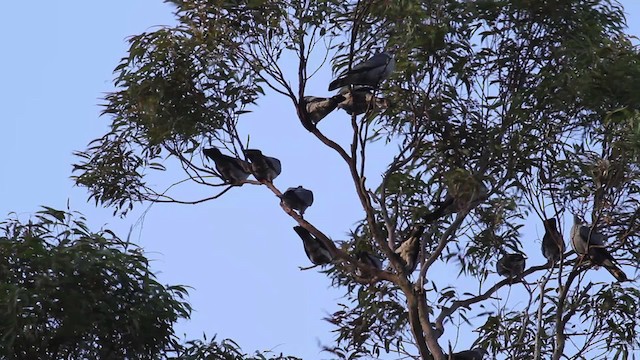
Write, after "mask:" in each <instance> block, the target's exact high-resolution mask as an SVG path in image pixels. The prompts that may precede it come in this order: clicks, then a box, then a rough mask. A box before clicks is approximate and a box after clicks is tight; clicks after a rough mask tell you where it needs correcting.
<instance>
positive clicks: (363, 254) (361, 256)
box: [356, 250, 382, 270]
mask: <svg viewBox="0 0 640 360" xmlns="http://www.w3.org/2000/svg"><path fill="white" fill-rule="evenodd" d="M356 258H357V259H358V261H360V262H362V263H364V264H367V265H369V266H371V267H374V268H376V269H378V270H380V269H382V262H381V261H380V259H378V258H377V257H375V256H373V255H371V253H369V252H368V251H364V250H361V251H358V252H357V253H356Z"/></svg>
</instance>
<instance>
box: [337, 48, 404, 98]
mask: <svg viewBox="0 0 640 360" xmlns="http://www.w3.org/2000/svg"><path fill="white" fill-rule="evenodd" d="M395 67H396V62H395V60H394V58H393V55H392V54H391V53H390V52H382V53H377V54H375V55H373V56H372V57H370V58H369V59H368V60H367V61H365V62H363V63H360V64H358V65H356V66H354V67H353V68H352V69H351V70H348V71H345V72H344V73H342V74H341V75H340V76H338V78H337V79H335V80H333V81H332V82H331V84H329V91H331V90H335V89H337V88H341V87H343V86H347V85H368V86H372V87H378V85H379V84H380V82H381V81H382V80H384V79H386V78H388V77H389V75H391V73H392V72H393V70H394V69H395Z"/></svg>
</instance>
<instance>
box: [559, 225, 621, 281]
mask: <svg viewBox="0 0 640 360" xmlns="http://www.w3.org/2000/svg"><path fill="white" fill-rule="evenodd" d="M606 241H607V237H606V236H604V235H603V234H601V233H599V232H597V231H596V229H595V227H593V226H588V225H586V224H583V223H582V221H581V220H580V217H578V215H575V214H574V215H573V226H572V227H571V246H572V247H573V250H574V251H575V252H576V254H578V255H580V256H582V257H587V258H588V259H589V260H590V261H591V263H592V264H593V265H596V266H604V268H605V269H607V270H608V271H609V272H610V273H611V275H613V276H614V277H615V278H616V280H618V281H627V280H628V278H627V275H626V274H625V273H624V272H623V271H622V270H621V269H620V268H619V267H618V265H616V264H615V260H614V258H613V256H611V254H610V253H609V251H608V250H607V249H606V248H605V242H606Z"/></svg>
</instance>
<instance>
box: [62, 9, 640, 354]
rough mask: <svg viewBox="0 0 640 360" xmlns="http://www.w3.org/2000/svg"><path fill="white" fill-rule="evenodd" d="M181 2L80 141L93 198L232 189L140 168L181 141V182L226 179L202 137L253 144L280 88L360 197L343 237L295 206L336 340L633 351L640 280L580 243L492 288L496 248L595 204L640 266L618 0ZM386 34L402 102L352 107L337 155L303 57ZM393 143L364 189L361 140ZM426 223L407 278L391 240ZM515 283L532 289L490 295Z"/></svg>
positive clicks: (639, 98)
mask: <svg viewBox="0 0 640 360" xmlns="http://www.w3.org/2000/svg"><path fill="white" fill-rule="evenodd" d="M171 2H172V3H173V4H175V6H176V9H177V10H176V15H177V16H178V18H179V20H180V24H179V25H178V26H177V27H175V28H164V29H161V30H158V31H155V32H152V33H145V34H142V35H138V36H134V37H133V38H132V39H131V40H130V43H131V48H130V50H129V54H128V56H127V57H125V58H124V59H123V60H122V62H121V64H120V65H119V66H118V67H117V68H116V73H117V77H116V85H117V86H118V89H117V90H116V91H115V92H114V93H112V94H110V95H108V96H107V99H106V100H107V104H106V107H105V114H108V115H111V118H112V128H111V131H110V132H109V133H108V134H106V135H105V136H103V137H102V138H100V139H97V140H94V142H92V143H91V144H90V146H89V148H88V149H87V150H85V151H82V152H78V153H77V154H78V156H79V157H80V160H79V163H78V164H76V165H75V171H76V172H77V175H76V177H75V179H76V181H77V183H78V184H80V185H83V186H86V187H87V188H88V189H89V193H90V197H92V198H93V199H95V201H96V202H97V203H100V204H104V205H107V206H113V207H114V209H115V211H116V212H120V213H126V211H127V210H128V209H130V208H131V207H132V206H133V205H134V204H135V203H136V202H140V201H155V202H176V203H196V202H201V201H207V200H211V199H213V198H216V197H218V196H220V195H222V194H223V193H224V192H225V191H226V190H222V191H221V192H220V193H219V194H218V195H215V196H212V197H209V198H205V199H199V200H181V199H176V198H173V197H171V196H170V195H169V194H168V193H167V192H166V191H165V190H164V189H153V188H151V187H149V186H147V184H146V183H145V181H144V176H145V175H146V171H147V170H148V169H161V170H162V169H164V168H163V167H162V166H160V165H158V164H156V163H155V161H156V160H157V159H159V158H160V157H162V156H167V157H169V158H172V159H175V160H176V163H179V164H180V166H181V168H182V169H183V170H184V173H185V176H186V179H179V180H176V182H175V183H176V184H182V183H183V182H186V181H190V182H193V183H196V184H203V185H209V186H223V187H225V189H228V188H229V187H228V185H227V184H224V182H221V181H220V177H219V174H217V172H216V171H215V170H214V169H213V168H211V167H209V166H207V165H204V162H203V161H202V160H203V159H202V157H201V155H200V154H201V150H202V148H203V147H204V146H209V145H211V144H214V145H215V146H219V147H226V148H227V149H228V150H229V151H230V152H231V153H232V154H234V155H236V156H240V155H241V154H242V150H243V149H244V148H245V147H246V145H247V144H246V142H245V141H244V140H243V139H244V136H245V135H244V134H240V133H239V132H238V130H237V129H238V124H239V122H240V121H242V119H243V116H242V115H243V114H244V113H246V112H247V111H248V110H247V109H249V107H250V105H251V104H254V103H255V102H256V100H257V99H258V98H260V97H261V96H263V95H265V94H268V95H269V96H284V97H286V98H287V99H289V100H290V101H291V104H292V107H291V112H292V114H293V113H295V114H297V115H298V119H299V120H300V123H301V125H302V126H304V127H305V128H306V129H307V130H309V132H310V133H311V134H312V135H313V136H314V137H315V138H316V139H317V140H318V141H320V142H321V143H323V144H324V145H326V146H327V148H328V150H329V151H335V152H336V153H337V154H338V155H339V156H340V157H341V158H342V159H343V160H344V163H345V168H344V171H346V172H348V173H349V174H350V175H351V177H352V179H353V184H354V191H355V192H356V193H357V195H358V198H359V199H360V201H361V203H362V208H363V216H362V219H363V220H362V222H361V223H359V224H357V226H356V228H355V229H353V230H352V232H351V233H352V237H351V239H350V240H349V241H347V242H345V243H342V244H335V243H334V242H332V241H331V240H330V239H329V237H327V236H326V235H325V234H324V233H323V232H322V231H321V230H320V229H317V228H315V227H314V226H313V224H311V223H310V222H308V221H307V220H305V219H302V217H301V216H299V215H298V214H297V213H295V212H293V211H287V213H288V214H289V215H291V217H292V218H293V219H294V220H295V221H296V222H297V223H298V224H299V225H300V226H303V227H305V228H306V229H307V230H309V231H310V232H311V233H312V234H314V235H315V236H317V237H318V238H319V239H320V241H322V242H323V243H324V244H325V245H326V246H327V247H328V248H329V249H330V250H331V252H332V254H333V255H334V258H335V261H334V265H333V266H332V267H331V268H329V269H327V270H326V273H327V276H329V277H330V278H331V279H332V280H333V283H334V285H335V286H340V287H344V288H345V290H346V292H347V300H348V301H347V302H345V303H344V304H340V305H341V310H340V311H338V312H336V313H335V314H333V316H331V317H330V318H329V319H328V320H329V321H330V322H331V323H333V324H335V326H336V334H337V335H336V344H335V346H330V347H327V350H329V351H331V352H332V353H334V354H336V355H337V356H339V357H341V358H357V357H363V356H372V355H375V356H378V355H379V354H380V351H381V350H384V351H386V352H397V353H400V354H408V355H410V356H420V357H421V358H423V359H427V358H435V359H439V360H440V359H444V358H445V357H446V356H445V353H447V352H449V351H451V350H452V349H450V348H448V347H447V346H446V345H445V343H446V342H447V341H451V340H452V339H454V338H455V336H456V335H457V333H459V332H463V333H469V334H470V333H471V331H472V330H477V331H478V338H477V340H476V342H475V344H476V345H479V346H482V347H485V348H487V349H488V350H489V351H490V353H492V354H494V355H496V356H499V357H500V356H501V357H508V358H514V357H525V358H534V359H542V358H552V359H554V360H557V359H560V358H561V357H566V358H570V359H579V358H584V357H587V358H592V359H598V358H607V359H610V358H614V359H617V358H627V357H628V356H629V354H630V353H631V352H632V351H633V350H634V349H637V348H638V346H639V341H638V339H639V337H638V331H640V325H639V324H638V323H637V321H635V320H633V319H637V318H638V314H640V313H639V311H638V308H637V305H636V304H637V301H638V292H637V289H635V288H633V287H632V286H629V285H628V284H610V283H601V282H595V281H592V280H591V278H590V277H589V274H591V273H590V272H587V271H585V269H586V267H585V266H584V263H583V259H581V258H578V257H576V256H575V254H574V253H573V252H572V251H567V252H566V253H565V254H564V256H563V259H562V262H561V263H559V264H539V265H534V266H531V267H529V268H528V269H527V270H526V271H525V273H524V274H523V276H524V280H525V281H526V282H527V284H526V286H520V285H519V284H517V282H518V281H516V283H513V281H512V280H507V279H505V280H502V281H498V282H496V283H495V284H493V283H489V281H490V278H489V276H490V274H491V273H492V270H491V269H492V268H493V265H494V264H495V262H496V261H497V259H498V258H499V257H500V256H501V255H503V254H505V253H511V252H521V251H523V249H524V246H523V242H524V241H523V240H522V235H523V234H522V228H523V226H524V224H525V222H526V221H529V222H530V223H532V222H534V221H535V222H536V224H537V226H538V228H541V222H540V220H543V219H547V218H552V217H555V218H557V219H558V220H559V221H558V222H559V223H560V224H562V223H563V219H564V218H565V216H568V215H570V213H576V214H579V215H590V218H591V220H592V222H593V223H594V224H595V225H596V226H597V227H598V230H599V231H601V232H603V233H604V234H606V235H607V236H608V237H609V238H610V239H612V242H611V243H610V244H608V248H609V249H610V251H611V252H612V254H613V256H614V257H615V258H616V259H617V261H618V262H619V263H620V264H622V265H624V266H625V270H627V271H630V270H631V269H632V268H637V267H638V259H640V254H639V252H638V249H639V248H640V246H639V245H640V238H639V234H640V232H639V231H640V228H639V226H640V225H639V222H638V210H637V209H638V205H639V200H640V168H639V167H638V154H639V151H640V91H639V90H640V89H639V87H640V85H639V84H640V83H639V82H638V81H637V79H638V77H639V76H640V52H639V51H638V49H637V48H636V47H634V46H633V45H632V44H631V41H630V39H629V37H628V36H627V35H626V34H625V33H624V25H625V19H624V15H623V11H622V8H621V7H620V5H619V4H618V3H617V2H616V1H614V0H561V1H548V0H539V1H532V0H514V1H489V0H475V1H458V0H430V1H385V0H362V1H356V2H338V1H329V0H325V1H320V0H318V1H305V2H301V1H287V0H245V1H240V2H233V3H230V2H227V1H222V0H206V1H205V0H194V1H171ZM265 29H266V30H265ZM382 48H387V49H389V48H397V51H396V55H395V57H396V63H397V69H396V71H395V72H394V74H393V75H392V77H391V79H389V81H387V82H385V83H384V84H382V86H381V89H379V92H380V93H381V95H382V96H384V97H385V98H387V99H388V100H390V102H391V103H392V104H393V106H391V107H390V108H389V109H387V110H386V111H385V112H383V113H376V112H374V111H370V112H368V113H366V114H364V115H363V116H360V117H358V116H355V115H354V116H352V117H351V118H350V122H346V123H347V125H346V126H349V125H350V127H351V130H352V132H353V137H352V139H353V141H352V143H351V144H350V146H349V147H346V148H344V147H342V146H340V145H339V144H337V143H336V142H334V141H333V140H332V139H330V138H328V137H327V136H325V135H324V134H323V132H322V130H321V127H322V124H320V125H319V127H315V126H313V124H311V122H310V121H309V120H308V119H307V117H306V113H305V111H306V110H305V107H304V102H303V97H304V96H305V95H308V94H306V85H307V82H308V80H309V79H310V78H311V77H312V76H314V75H315V74H316V69H315V68H312V65H310V64H316V63H323V61H319V62H318V61H315V60H317V59H325V58H331V59H332V62H333V67H334V70H336V71H340V70H344V69H347V68H350V67H352V65H353V64H355V63H358V62H360V61H362V60H363V59H366V58H367V57H369V56H370V55H371V54H372V53H374V52H376V51H378V50H381V49H382ZM292 61H293V62H295V65H296V66H291V62H292ZM292 69H294V70H292ZM328 82H329V79H327V83H328ZM263 87H264V89H268V90H269V93H267V92H266V91H264V89H263ZM347 118H348V117H347V116H345V119H347ZM379 140H384V141H386V142H387V143H392V144H394V145H397V149H398V150H397V152H396V153H395V154H394V157H393V161H392V162H391V163H390V164H389V165H388V168H387V170H386V171H385V172H384V174H383V176H382V181H381V182H380V183H378V184H375V185H374V186H373V187H371V188H370V187H368V186H367V185H366V184H365V179H364V173H365V168H366V164H367V163H368V162H369V161H373V160H372V159H369V158H367V155H368V154H369V152H368V149H369V148H368V145H369V144H371V143H372V142H374V141H379ZM376 161H377V159H376ZM367 180H368V181H369V182H370V181H371V180H370V179H367ZM249 183H254V184H257V182H249ZM266 186H267V187H268V189H269V190H271V191H273V192H274V193H276V194H280V190H279V189H277V188H276V187H275V186H274V185H272V184H267V185H266ZM447 204H448V205H447ZM285 210H286V209H285ZM415 226H421V227H424V234H423V235H422V237H421V242H420V245H421V247H420V249H421V255H420V259H419V260H420V266H419V271H417V272H416V274H405V273H403V270H402V268H403V267H402V264H401V262H400V260H399V258H398V256H396V255H395V253H394V249H396V248H397V247H398V246H399V244H400V243H401V242H402V241H403V240H404V239H407V238H408V237H409V234H410V233H411V232H412V229H414V227H415ZM561 230H562V231H563V233H564V234H565V235H568V234H569V231H568V229H561ZM529 240H530V239H527V241H529ZM360 251H366V252H368V253H369V254H371V255H373V256H375V257H377V258H381V259H382V260H383V261H384V266H383V267H382V269H375V268H373V267H371V266H369V265H367V264H366V263H365V262H363V261H362V260H361V259H359V258H358V256H357V254H358V253H359V252H360ZM443 266H449V267H450V266H457V267H458V269H459V274H458V276H459V277H460V278H461V279H466V280H473V281H475V282H476V283H477V284H478V286H477V288H475V289H473V290H468V289H458V288H452V287H449V286H447V283H446V282H444V281H443V279H441V278H438V276H437V275H435V274H434V273H435V272H436V271H437V269H439V268H441V267H443ZM507 286H511V288H512V289H519V290H514V292H515V291H521V292H522V295H524V297H525V298H528V301H527V302H526V304H521V303H519V304H512V303H509V302H506V303H500V305H499V308H498V309H496V310H495V311H493V310H487V308H488V307H489V306H490V305H489V304H492V302H491V298H492V297H493V296H494V295H495V293H496V291H498V290H499V289H501V288H505V287H507ZM532 286H533V287H532ZM479 317H485V318H486V320H485V321H484V324H479V323H477V320H475V319H477V318H479ZM454 319H461V323H459V324H458V323H454V322H453V320H454ZM621 323H624V324H625V325H624V326H621V325H620V324H621ZM569 329H570V330H569ZM416 352H417V353H418V354H419V355H416Z"/></svg>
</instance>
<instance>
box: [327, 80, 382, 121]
mask: <svg viewBox="0 0 640 360" xmlns="http://www.w3.org/2000/svg"><path fill="white" fill-rule="evenodd" d="M373 90H374V89H373V88H371V87H369V86H354V88H353V89H349V87H344V88H342V89H341V90H340V94H341V95H343V96H344V98H345V100H344V101H341V102H340V103H339V104H338V109H343V110H344V111H346V112H347V114H349V115H360V114H364V113H365V112H367V111H368V110H371V111H374V110H378V109H381V110H384V109H386V108H388V107H389V102H388V101H387V99H385V98H380V97H375V96H374V94H373Z"/></svg>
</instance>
